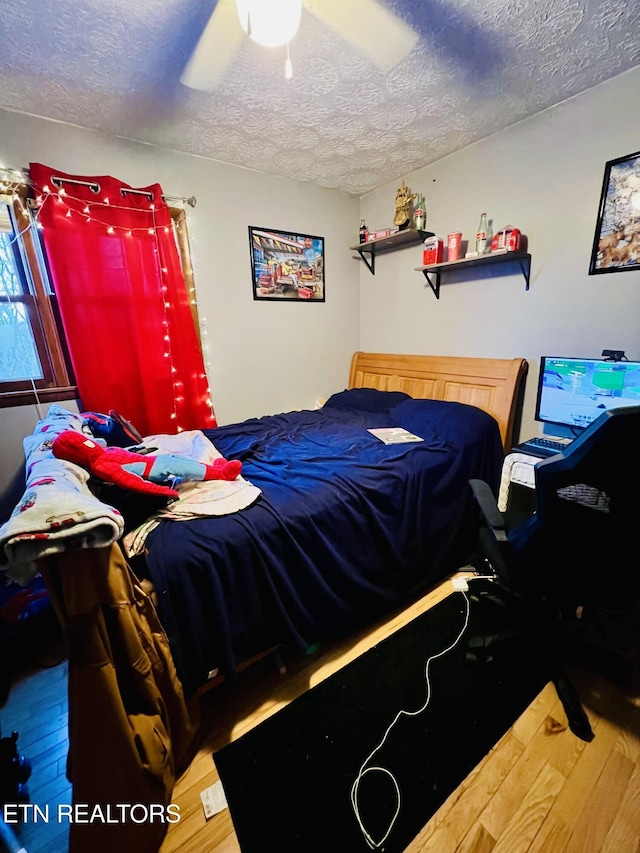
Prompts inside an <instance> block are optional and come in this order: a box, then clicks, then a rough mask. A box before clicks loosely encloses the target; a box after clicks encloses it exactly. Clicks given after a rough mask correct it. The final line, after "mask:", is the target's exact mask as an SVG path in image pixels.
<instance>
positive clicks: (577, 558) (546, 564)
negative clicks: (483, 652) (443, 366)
mask: <svg viewBox="0 0 640 853" xmlns="http://www.w3.org/2000/svg"><path fill="white" fill-rule="evenodd" d="M639 437H640V406H629V407H625V408H620V409H610V410H607V411H604V412H603V413H602V415H600V416H599V417H598V418H597V419H596V420H595V421H594V422H593V423H592V424H591V425H590V426H589V427H587V428H586V429H585V430H584V432H583V433H582V434H581V435H580V436H579V437H578V438H576V439H575V440H574V441H573V442H572V443H571V444H570V445H569V446H568V448H567V449H566V450H564V451H563V452H562V453H559V454H557V455H556V456H552V457H548V458H547V459H544V460H541V461H540V462H539V463H537V464H536V468H535V477H536V484H535V496H536V511H535V513H534V514H533V515H532V516H531V517H530V518H529V519H527V520H526V521H525V522H524V523H520V524H518V525H517V526H516V527H513V528H512V527H511V526H510V524H509V518H508V516H507V515H506V514H503V513H501V512H500V511H499V510H498V507H497V505H496V501H495V497H494V495H493V493H492V492H491V489H490V488H489V486H488V485H487V484H486V483H485V482H483V481H481V480H471V481H470V485H471V488H472V490H473V494H474V496H475V499H476V501H477V503H478V506H479V508H480V512H481V516H482V521H483V522H484V523H483V524H482V526H481V530H480V545H481V554H482V555H483V556H482V559H483V560H484V563H485V565H486V567H487V568H488V572H489V573H491V574H493V576H494V579H495V580H496V581H497V586H498V588H499V589H500V590H501V591H502V598H501V601H502V602H503V603H504V602H507V603H508V605H509V606H512V607H514V608H516V610H517V611H518V617H519V618H520V619H521V624H523V625H525V626H526V629H527V631H528V632H530V633H531V635H533V636H534V637H535V642H536V647H537V648H539V650H540V654H541V655H543V656H544V657H545V658H546V663H547V664H548V666H549V671H550V674H551V678H552V680H553V681H554V683H555V685H556V688H557V691H558V695H559V697H560V699H561V700H562V702H563V704H564V707H565V711H566V713H567V718H568V720H569V725H570V727H571V729H572V731H573V732H574V733H575V734H576V735H578V737H580V738H582V739H583V740H591V738H592V737H593V732H592V731H591V727H590V725H589V722H588V719H587V716H586V714H585V712H584V709H583V708H582V705H581V704H580V701H579V699H578V696H577V693H576V691H575V689H574V688H573V686H572V684H571V683H570V681H569V679H568V678H567V676H566V673H565V671H564V666H563V665H564V663H565V662H568V661H572V662H575V663H577V664H579V665H581V666H585V667H589V668H591V669H593V670H596V671H598V672H600V673H601V674H603V675H604V676H605V677H607V678H608V679H609V680H611V681H613V682H614V683H616V684H618V685H619V686H621V687H629V686H630V685H631V679H632V668H631V663H630V661H628V660H627V659H625V658H624V657H622V656H621V655H619V654H618V653H617V652H614V651H612V650H611V649H608V648H606V646H604V645H600V644H594V643H588V642H587V641H586V639H585V637H584V633H585V631H584V627H585V626H587V625H590V624H593V622H594V620H597V618H598V614H599V613H600V614H601V613H603V612H604V611H606V610H622V609H624V608H625V607H627V606H629V605H630V604H632V603H634V602H635V601H637V600H638V599H639V598H640V565H639V563H640V560H639V559H638V557H637V556H634V555H637V554H638V548H637V545H636V544H635V539H636V528H635V524H639V523H640V512H639V510H640V497H639V495H640V491H638V489H639V487H640V453H639V452H638V449H637V444H636V442H637V440H638V438H639Z"/></svg>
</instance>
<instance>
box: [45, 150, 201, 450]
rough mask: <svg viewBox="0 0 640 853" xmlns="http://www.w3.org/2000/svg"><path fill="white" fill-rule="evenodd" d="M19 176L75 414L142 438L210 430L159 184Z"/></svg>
mask: <svg viewBox="0 0 640 853" xmlns="http://www.w3.org/2000/svg"><path fill="white" fill-rule="evenodd" d="M29 173H30V177H31V181H32V183H33V185H34V188H35V192H36V198H37V200H38V204H39V209H38V218H37V221H38V223H39V225H40V226H41V227H42V238H43V241H44V246H45V251H46V255H47V259H48V261H49V267H50V272H51V276H52V279H53V286H54V290H55V293H56V296H57V299H58V304H59V307H60V314H61V317H62V323H63V326H64V330H65V335H66V339H67V344H68V347H69V353H70V356H71V361H72V364H73V369H74V372H75V376H76V381H77V383H78V390H79V394H80V398H81V401H82V406H83V409H84V410H85V411H98V412H107V411H108V410H109V409H115V410H116V411H118V412H120V413H121V414H122V415H124V416H125V417H126V418H128V419H129V420H130V421H131V422H132V423H133V424H134V426H136V427H137V429H138V430H139V431H140V432H141V433H142V434H143V435H150V434H152V433H175V432H179V431H180V430H183V429H205V428H207V427H212V426H215V425H216V421H215V416H214V414H213V408H212V405H211V396H210V392H209V386H208V381H207V376H206V373H205V369H204V362H203V358H202V351H201V348H200V342H199V339H198V335H197V332H196V328H195V323H194V321H193V315H192V313H191V308H190V297H189V294H188V292H187V288H186V286H185V281H184V276H183V274H182V269H181V264H180V256H179V253H178V249H177V246H176V243H175V239H174V235H173V231H172V223H171V216H170V213H169V208H168V206H167V204H166V202H165V201H164V199H163V197H162V190H161V188H160V186H159V185H158V184H154V185H152V186H150V187H144V188H143V189H134V188H133V187H130V186H128V185H127V184H124V183H123V182H122V181H118V180H117V179H115V178H112V177H108V176H107V177H103V176H100V177H85V176H78V175H68V174H65V173H64V172H60V171H57V170H54V169H51V168H49V167H47V166H43V165H42V164H40V163H31V164H30V166H29Z"/></svg>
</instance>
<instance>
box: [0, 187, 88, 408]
mask: <svg viewBox="0 0 640 853" xmlns="http://www.w3.org/2000/svg"><path fill="white" fill-rule="evenodd" d="M34 232H35V229H33V228H32V227H31V216H30V213H29V208H28V202H27V198H26V195H25V193H24V192H21V193H20V194H18V195H12V196H7V195H4V196H0V406H15V405H21V404H25V403H32V402H35V400H36V393H37V397H38V398H39V399H41V400H46V401H52V400H62V399H70V398H73V397H74V396H76V394H77V391H76V388H75V386H74V385H73V379H72V372H71V369H70V365H69V363H68V359H67V357H66V354H65V351H64V336H63V333H62V326H61V324H60V321H59V317H58V314H57V305H56V299H55V294H54V293H53V292H52V290H51V286H50V284H49V280H48V277H47V274H46V266H45V263H44V259H43V256H42V251H41V248H40V243H39V240H38V239H37V236H36V237H35V238H34ZM36 233H37V232H36Z"/></svg>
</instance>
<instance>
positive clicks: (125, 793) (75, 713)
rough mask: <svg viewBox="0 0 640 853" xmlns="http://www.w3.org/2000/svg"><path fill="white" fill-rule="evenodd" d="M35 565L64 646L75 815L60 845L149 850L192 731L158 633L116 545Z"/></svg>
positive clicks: (171, 817) (80, 852)
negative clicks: (66, 838)
mask: <svg viewBox="0 0 640 853" xmlns="http://www.w3.org/2000/svg"><path fill="white" fill-rule="evenodd" d="M39 568H40V569H41V571H42V574H43V576H44V578H45V581H46V583H47V587H48V589H49V592H50V595H51V598H52V601H53V604H54V606H55V608H56V610H57V612H58V616H59V618H60V620H61V622H62V625H63V627H64V629H65V634H66V638H67V644H68V650H69V753H68V762H67V775H68V777H69V780H70V781H71V783H72V786H73V806H74V812H73V813H72V815H71V818H75V817H78V816H80V819H81V820H82V821H84V822H76V821H75V820H73V821H72V822H71V826H70V837H69V851H70V853H87V851H91V853H107V851H108V853H113V851H114V850H120V851H122V853H125V851H129V850H135V851H136V853H156V851H157V850H158V849H159V847H160V845H161V843H162V839H163V838H164V835H165V833H166V830H167V828H168V825H169V823H168V821H170V822H175V821H176V819H177V817H178V814H179V812H178V810H177V807H173V808H172V809H170V810H169V811H167V808H166V807H167V806H168V805H169V804H170V803H171V796H172V793H173V787H174V783H175V780H176V778H177V775H178V774H179V773H181V772H182V771H183V770H184V769H185V768H186V765H187V762H188V760H189V759H190V758H191V754H192V750H193V747H194V743H195V731H196V724H195V721H194V720H193V719H192V718H191V716H190V714H189V710H188V709H187V706H186V703H185V699H184V695H183V691H182V686H181V684H180V682H179V680H178V678H177V675H176V670H175V666H174V664H173V660H172V658H171V652H170V649H169V644H168V640H167V637H166V635H165V633H164V631H163V629H162V627H161V625H160V622H159V620H158V617H157V615H156V612H155V609H154V607H153V605H152V603H151V601H150V599H149V598H148V596H147V595H146V594H145V593H144V591H143V590H142V588H141V587H140V584H139V583H138V580H137V578H136V577H135V575H134V574H133V572H132V571H131V569H130V568H129V566H128V564H127V562H126V560H125V559H124V556H123V554H122V552H121V550H120V548H119V547H118V545H115V544H114V545H111V546H110V547H108V548H96V549H91V550H84V551H74V552H67V553H64V554H59V555H54V556H50V557H47V558H46V560H42V561H41V564H40V566H39ZM133 806H136V808H135V809H133V808H132V807H133ZM64 819H67V818H64Z"/></svg>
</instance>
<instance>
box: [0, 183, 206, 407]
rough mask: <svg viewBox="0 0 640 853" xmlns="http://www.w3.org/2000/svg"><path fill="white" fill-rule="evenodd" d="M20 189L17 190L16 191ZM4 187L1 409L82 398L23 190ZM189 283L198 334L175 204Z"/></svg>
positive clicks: (180, 220)
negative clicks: (6, 191)
mask: <svg viewBox="0 0 640 853" xmlns="http://www.w3.org/2000/svg"><path fill="white" fill-rule="evenodd" d="M16 192H17V194H16ZM1 193H2V186H0V408H1V407H6V406H18V405H25V404H29V403H34V402H36V401H37V400H41V401H46V402H53V401H55V400H65V399H73V398H75V397H77V396H78V390H77V388H76V386H75V383H74V378H73V371H72V367H71V363H70V360H69V358H68V354H67V351H66V345H65V338H64V329H63V326H62V323H61V321H60V316H59V312H58V306H57V301H56V296H55V293H54V292H53V289H52V285H51V282H50V280H49V276H48V274H47V265H46V260H45V258H44V254H43V248H42V245H41V242H40V240H39V239H38V231H37V229H36V228H34V227H32V226H33V221H34V220H33V217H32V215H31V213H30V207H29V199H28V197H27V192H25V188H24V187H21V188H20V189H19V190H17V191H14V194H13V195H11V196H10V195H2V194H1ZM170 213H171V218H172V220H173V225H174V237H175V240H176V244H177V246H178V250H179V254H180V260H181V263H182V270H183V274H184V278H185V285H186V287H187V289H188V291H189V294H190V297H191V298H190V302H191V310H192V314H193V317H194V323H195V328H196V330H197V331H198V334H199V323H198V317H197V306H196V301H195V291H194V284H193V274H192V269H191V257H190V252H189V239H188V234H187V228H186V214H185V211H184V209H183V208H180V207H171V208H170Z"/></svg>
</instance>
